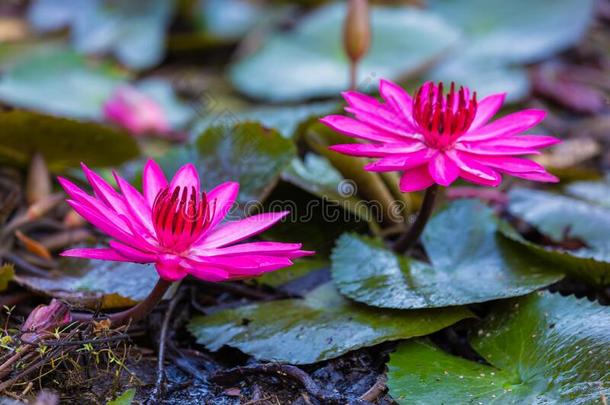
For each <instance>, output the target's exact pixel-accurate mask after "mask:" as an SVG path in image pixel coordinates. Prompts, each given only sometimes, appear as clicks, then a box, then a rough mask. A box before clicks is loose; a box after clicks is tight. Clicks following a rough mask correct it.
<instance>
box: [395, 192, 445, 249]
mask: <svg viewBox="0 0 610 405" xmlns="http://www.w3.org/2000/svg"><path fill="white" fill-rule="evenodd" d="M437 194H438V185H436V184H434V185H432V186H430V187H428V189H427V190H426V195H425V196H424V201H423V202H422V205H421V208H420V209H419V212H418V214H417V219H416V220H415V222H414V223H413V225H411V228H409V230H408V231H407V232H406V233H404V234H403V235H402V236H401V237H400V238H398V240H397V241H396V242H395V243H394V246H393V249H394V251H395V252H396V253H406V252H407V251H409V250H410V249H411V248H412V247H413V245H414V244H415V243H416V242H417V240H418V239H419V236H420V235H421V233H422V231H423V230H424V227H425V226H426V223H427V222H428V219H429V218H430V215H431V214H432V211H433V210H434V201H435V200H436V195H437Z"/></svg>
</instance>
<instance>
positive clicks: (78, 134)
mask: <svg viewBox="0 0 610 405" xmlns="http://www.w3.org/2000/svg"><path fill="white" fill-rule="evenodd" d="M35 152H40V153H41V154H42V155H44V157H45V159H46V161H47V164H48V165H49V168H50V169H51V170H52V171H61V170H63V169H66V168H70V167H78V166H79V164H80V162H86V163H87V164H88V165H89V166H93V167H95V166H114V165H119V164H121V163H123V162H126V161H128V160H130V159H133V158H135V157H137V156H138V154H139V148H138V144H137V143H136V141H135V140H134V139H133V138H132V137H131V136H129V135H128V134H127V133H125V132H122V131H118V130H116V129H113V128H109V127H105V126H102V125H99V124H94V123H85V122H78V121H73V120H70V119H65V118H57V117H51V116H48V115H43V114H38V113H33V112H26V111H8V112H0V162H2V163H3V164H12V165H17V166H21V167H27V166H28V165H29V163H30V158H31V156H32V154H34V153H35Z"/></svg>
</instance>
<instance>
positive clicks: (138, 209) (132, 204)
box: [113, 172, 154, 235]
mask: <svg viewBox="0 0 610 405" xmlns="http://www.w3.org/2000/svg"><path fill="white" fill-rule="evenodd" d="M113 174H114V178H115V179H116V182H117V184H118V185H119V188H120V189H121V192H122V193H123V196H124V197H125V200H126V201H127V208H128V209H129V214H130V216H131V217H132V218H134V219H135V220H136V221H139V223H140V224H141V225H143V226H144V227H145V228H146V230H148V232H149V234H151V235H154V227H153V224H152V210H151V208H150V206H149V205H148V203H147V202H146V200H145V199H144V197H143V196H142V194H140V192H139V191H138V190H136V189H135V187H134V186H132V185H131V184H129V183H128V182H127V181H126V180H125V179H124V178H122V177H121V176H119V175H118V174H117V173H116V172H113Z"/></svg>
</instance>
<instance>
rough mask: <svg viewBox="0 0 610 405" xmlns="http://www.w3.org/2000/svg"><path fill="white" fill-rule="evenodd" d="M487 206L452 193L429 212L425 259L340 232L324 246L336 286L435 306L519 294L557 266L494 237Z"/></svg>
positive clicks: (381, 302) (398, 303) (364, 296)
mask: <svg viewBox="0 0 610 405" xmlns="http://www.w3.org/2000/svg"><path fill="white" fill-rule="evenodd" d="M497 228H498V220H497V218H496V217H495V216H494V214H493V211H492V210H491V209H490V208H488V207H486V206H485V205H483V204H482V203H480V202H478V201H475V200H463V201H457V202H455V203H452V204H451V205H449V206H448V207H447V208H446V209H444V210H443V211H441V212H440V213H438V214H437V215H435V216H434V217H433V218H432V219H431V220H430V222H429V223H428V225H427V226H426V229H425V230H424V233H423V236H422V242H423V245H424V249H425V251H426V253H427V254H428V257H429V259H430V263H425V262H422V261H419V260H415V259H412V258H409V257H406V256H400V255H397V254H395V253H394V252H392V251H391V250H389V249H387V248H386V247H384V246H383V244H382V242H380V241H378V240H375V239H372V238H368V237H364V236H359V235H355V234H345V235H343V236H342V237H341V238H339V240H338V241H337V246H336V247H335V249H334V250H333V254H332V268H331V269H332V275H333V279H334V280H335V282H336V283H337V286H338V288H339V291H341V293H342V294H344V295H346V296H348V297H349V298H352V299H354V300H356V301H359V302H363V303H365V304H369V305H373V306H377V307H383V308H404V309H411V308H435V307H444V306H452V305H465V304H472V303H476V302H486V301H491V300H496V299H500V298H508V297H515V296H519V295H525V294H528V293H530V292H532V291H535V290H537V289H539V288H541V287H544V286H547V285H549V284H552V283H554V282H556V281H558V280H560V279H561V278H562V277H563V273H562V272H560V271H558V270H554V269H552V268H550V267H549V266H548V265H545V263H544V262H543V261H542V260H541V259H539V258H536V257H532V256H531V255H529V254H527V253H529V252H526V251H525V250H523V249H522V248H521V249H520V248H517V247H515V246H514V244H512V243H508V242H507V241H505V240H503V239H502V238H500V237H497V235H496V233H497Z"/></svg>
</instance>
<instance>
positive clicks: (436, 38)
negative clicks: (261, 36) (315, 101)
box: [231, 4, 457, 102]
mask: <svg viewBox="0 0 610 405" xmlns="http://www.w3.org/2000/svg"><path fill="white" fill-rule="evenodd" d="M344 17H345V4H333V5H329V6H325V7H322V8H320V9H318V10H316V11H314V12H312V13H311V14H310V15H308V16H307V17H305V18H304V19H303V20H302V21H301V23H300V25H299V26H298V27H297V28H296V29H295V30H294V31H293V32H291V33H288V34H286V33H280V34H276V35H273V36H271V37H270V38H268V39H267V41H266V42H265V43H264V45H263V46H262V47H261V48H260V49H259V50H258V51H256V52H255V53H253V54H251V55H249V56H247V57H245V58H243V59H242V60H241V61H239V62H238V63H237V64H236V65H234V66H233V68H232V70H231V79H232V81H233V83H234V84H235V86H236V87H237V88H238V89H239V90H240V91H242V92H244V93H246V94H247V95H249V96H252V97H257V98H264V99H267V100H270V101H274V102H279V101H296V100H302V99H306V98H311V97H319V96H337V95H338V94H339V92H340V91H342V90H345V89H347V88H348V87H349V83H348V80H349V79H348V76H349V74H348V72H349V64H348V59H347V57H346V55H345V54H344V52H343V47H342V41H341V38H342V35H341V27H342V25H343V19H344ZM371 24H372V30H373V32H374V35H373V43H372V45H371V51H370V52H369V54H368V55H367V56H366V57H365V58H364V59H363V60H362V63H361V64H360V69H359V75H358V82H359V83H361V86H360V87H362V88H363V89H365V90H366V89H367V88H372V87H376V84H377V81H378V80H379V78H381V77H383V78H388V79H398V78H401V77H404V76H406V75H409V74H413V73H415V72H416V71H417V70H419V69H421V68H423V67H424V66H425V65H426V64H429V63H430V62H432V60H433V59H434V58H436V57H438V56H439V55H440V54H441V53H442V52H443V51H445V50H446V49H447V48H448V47H450V46H451V45H452V44H453V43H454V42H455V41H456V39H457V33H456V32H455V30H453V29H452V28H451V27H449V26H448V25H447V24H445V23H444V22H443V21H442V20H440V19H439V18H437V17H436V16H434V15H432V14H430V13H427V12H426V11H422V10H417V9H413V8H408V7H375V8H373V9H372V11H371ZM398 55H400V56H398Z"/></svg>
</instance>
